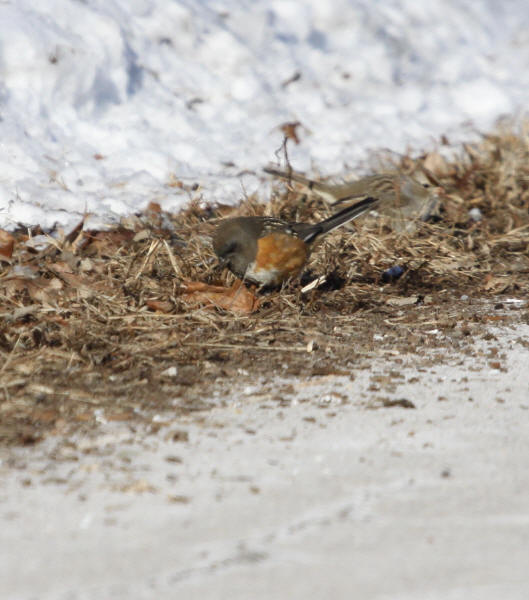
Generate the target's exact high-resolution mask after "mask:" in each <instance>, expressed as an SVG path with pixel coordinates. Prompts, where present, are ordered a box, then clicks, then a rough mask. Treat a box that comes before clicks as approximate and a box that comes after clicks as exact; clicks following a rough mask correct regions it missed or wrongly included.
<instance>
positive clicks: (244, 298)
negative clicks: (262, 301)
mask: <svg viewBox="0 0 529 600" xmlns="http://www.w3.org/2000/svg"><path fill="white" fill-rule="evenodd" d="M180 297H181V299H182V300H183V301H184V302H186V303H188V304H201V305H203V306H206V307H211V308H213V307H216V308H223V309H224V310H229V311H231V312H234V313H243V314H250V313H253V312H255V311H256V310H258V308H259V299H258V298H257V296H255V294H253V293H252V292H251V291H250V290H249V289H248V288H247V287H246V286H245V285H243V284H242V282H241V281H236V282H235V283H234V284H233V285H232V286H231V288H225V287H222V286H218V285H208V284H207V283H202V282H201V281H186V282H185V283H184V290H183V293H182V295H181V296H180Z"/></svg>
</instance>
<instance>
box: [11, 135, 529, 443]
mask: <svg viewBox="0 0 529 600" xmlns="http://www.w3.org/2000/svg"><path fill="white" fill-rule="evenodd" d="M396 166H397V167H398V168H399V169H401V170H403V171H406V172H413V171H415V170H422V171H423V172H426V173H427V174H428V176H429V177H431V178H433V179H434V180H435V181H436V182H437V184H440V185H442V186H443V188H444V189H445V194H444V196H443V197H442V199H441V200H442V202H441V212H440V218H439V219H438V220H437V222H435V223H423V224H420V225H419V227H418V228H417V230H416V231H415V232H414V233H395V232H392V231H391V230H390V229H389V228H387V227H385V226H381V225H380V224H378V223H377V222H373V221H372V220H371V221H365V222H364V223H362V222H360V223H357V224H355V226H354V228H355V229H356V231H352V230H351V229H349V230H346V229H342V230H338V231H336V232H334V233H333V234H332V235H330V236H328V237H327V238H326V239H324V240H323V242H322V243H321V245H320V246H319V247H318V248H317V249H316V251H315V252H314V253H313V256H312V258H311V261H310V263H309V265H308V266H307V273H305V274H304V276H303V277H302V282H303V284H305V283H308V282H310V281H312V280H314V279H315V278H316V277H318V276H320V275H325V276H326V282H325V283H324V284H322V285H321V286H319V287H316V288H315V289H312V290H311V291H308V292H303V291H302V284H301V283H300V281H294V282H291V283H290V284H288V285H286V286H284V288H283V289H282V290H278V291H275V292H271V293H267V294H263V295H261V296H260V298H259V307H258V309H257V310H255V311H254V312H252V311H251V310H253V309H251V310H248V311H247V313H244V312H236V311H234V310H230V306H229V305H228V306H227V309H226V306H225V308H224V309H222V308H215V306H214V304H212V303H209V304H208V303H206V304H205V305H203V304H201V303H196V302H193V301H192V300H191V299H190V296H189V294H188V293H186V292H189V288H188V287H186V282H200V283H199V284H198V286H197V285H196V284H195V288H197V289H202V287H203V284H211V285H215V286H224V287H228V286H230V285H232V284H233V282H234V277H233V276H232V275H231V274H229V273H227V272H221V271H220V270H219V267H218V264H217V260H216V258H215V256H214V254H213V251H212V249H211V245H210V241H209V236H210V234H211V232H212V230H213V228H214V226H215V223H216V222H217V221H218V219H219V218H221V217H224V216H228V215H232V214H264V213H265V212H266V214H274V215H277V216H281V217H284V218H286V219H292V220H305V221H317V220H318V219H321V218H324V217H325V216H327V215H328V214H329V208H328V207H327V206H326V205H325V203H324V202H323V201H322V200H321V199H318V198H317V197H313V196H309V197H307V196H302V195H300V194H298V193H295V192H293V191H289V192H286V193H280V192H279V188H278V191H276V193H275V194H274V195H273V197H272V198H271V200H270V202H268V203H266V204H262V203H259V202H258V201H257V199H256V198H248V199H246V200H245V201H243V202H242V203H241V204H240V205H239V206H237V207H226V206H217V207H208V208H206V209H204V208H202V207H201V206H200V205H199V203H197V202H195V203H192V204H191V205H190V206H189V207H188V208H187V209H186V210H184V211H183V212H181V213H179V214H178V215H169V214H165V213H163V212H162V211H161V210H160V209H159V207H157V206H156V205H151V206H150V207H149V208H148V209H147V210H146V211H145V213H144V214H142V215H140V216H137V217H131V218H128V219H124V220H123V222H122V223H121V225H120V226H119V227H115V228H113V229H110V230H109V231H85V230H84V228H83V224H82V223H80V224H79V226H78V227H77V228H76V229H75V230H74V231H73V232H71V233H70V234H69V235H68V236H66V237H64V238H63V239H62V240H59V241H57V240H55V239H52V238H48V239H47V240H46V239H44V247H43V248H42V249H40V248H39V247H38V245H37V247H35V244H34V238H35V237H36V236H37V235H43V234H42V232H40V231H39V229H38V227H35V228H33V230H32V231H31V232H30V234H28V232H27V231H18V232H16V233H14V234H9V233H7V232H1V235H0V261H1V266H2V271H1V274H0V316H1V319H2V320H1V325H0V356H1V359H0V443H1V444H24V443H26V444H28V443H34V442H36V441H37V440H39V439H41V437H42V436H43V435H45V434H46V433H47V432H60V433H65V434H69V433H71V432H74V431H79V430H81V431H85V430H88V431H89V430H90V429H92V428H93V427H94V426H96V425H97V424H98V422H100V421H101V420H106V421H109V420H124V421H127V422H129V423H130V424H131V426H134V423H148V424H149V425H150V426H152V421H151V418H152V415H153V414H155V413H159V412H161V411H165V410H171V411H172V414H174V415H175V416H178V415H182V414H189V413H190V412H192V411H200V410H205V409H207V408H208V407H209V406H210V403H209V400H208V398H209V397H210V396H209V392H210V391H211V389H212V388H213V387H214V386H217V387H218V386H222V385H223V384H225V389H226V390H227V391H229V388H230V386H231V383H230V382H231V381H233V380H234V378H237V377H243V376H244V375H241V373H244V372H247V373H248V377H249V378H251V379H252V380H256V379H259V378H266V377H274V376H275V375H276V373H278V372H279V371H281V370H282V372H287V373H293V374H297V375H299V374H303V373H308V374H310V373H313V372H316V371H318V372H322V371H325V370H327V371H329V370H330V371H332V370H333V369H334V370H336V369H343V368H345V367H346V366H347V365H348V364H350V362H351V361H353V360H354V358H355V357H358V356H369V355H370V354H372V353H373V352H376V351H380V347H378V348H377V349H375V348H374V347H373V341H372V340H373V333H375V332H383V333H384V335H385V341H384V342H379V346H381V345H384V350H385V351H388V352H410V351H413V350H419V349H420V348H421V344H424V343H425V342H424V339H423V338H422V337H421V331H422V330H423V329H424V328H425V327H429V328H431V327H432V323H434V324H435V325H436V326H437V327H440V328H441V329H443V328H444V329H446V330H449V331H452V330H455V328H457V327H458V326H459V325H460V324H461V323H463V322H466V321H467V320H468V319H470V317H469V314H468V313H467V312H465V311H466V309H465V308H464V307H463V306H462V305H461V303H460V302H458V300H457V299H458V298H460V297H461V295H462V294H466V295H468V296H470V297H477V298H483V297H491V296H494V297H498V296H499V295H500V294H504V293H508V294H511V295H514V296H523V295H526V294H527V291H528V290H529V253H528V245H529V190H528V188H529V142H528V136H527V132H526V131H525V129H522V130H521V131H520V132H517V133H513V131H512V130H504V131H498V132H496V133H494V134H491V135H487V136H484V137H483V139H482V141H481V142H480V143H478V144H472V145H466V146H464V147H463V149H462V151H461V154H460V156H458V157H457V158H455V159H453V160H450V161H448V160H446V159H444V158H442V157H441V156H440V155H439V154H436V153H432V154H429V155H426V156H422V157H420V158H417V159H412V158H410V157H405V158H403V159H402V161H401V162H400V164H398V165H396ZM471 209H479V213H477V211H476V210H474V213H473V214H475V215H476V214H478V215H481V217H482V218H481V219H478V220H473V219H472V218H471V216H470V215H469V211H470V210H471ZM38 239H39V238H37V241H38ZM397 264H398V265H401V266H402V267H403V268H404V275H403V276H402V277H401V278H400V279H398V281H396V282H392V283H384V282H383V274H384V272H385V271H386V270H387V269H388V268H390V267H392V266H394V265H397ZM256 307H257V306H255V307H254V308H256ZM472 314H473V315H474V316H473V317H472V318H473V319H476V318H477V317H476V313H475V312H474V313H472ZM483 320H485V321H486V320H487V319H486V315H485V316H484V317H483ZM404 326H405V329H402V330H401V329H399V328H400V327H404ZM465 326H466V325H465ZM397 333H398V335H397Z"/></svg>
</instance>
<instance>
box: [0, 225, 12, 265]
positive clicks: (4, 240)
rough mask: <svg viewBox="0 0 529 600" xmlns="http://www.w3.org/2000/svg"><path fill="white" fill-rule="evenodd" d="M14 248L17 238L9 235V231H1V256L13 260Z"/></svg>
mask: <svg viewBox="0 0 529 600" xmlns="http://www.w3.org/2000/svg"><path fill="white" fill-rule="evenodd" d="M14 247H15V238H14V237H13V236H12V235H11V234H10V233H9V231H4V230H3V229H0V256H1V257H3V258H11V256H12V254H13V248H14Z"/></svg>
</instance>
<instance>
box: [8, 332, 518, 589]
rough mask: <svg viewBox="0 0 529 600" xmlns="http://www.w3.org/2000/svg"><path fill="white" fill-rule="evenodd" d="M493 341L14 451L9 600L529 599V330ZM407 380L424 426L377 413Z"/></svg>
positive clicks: (261, 389)
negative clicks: (381, 384) (376, 405)
mask: <svg viewBox="0 0 529 600" xmlns="http://www.w3.org/2000/svg"><path fill="white" fill-rule="evenodd" d="M432 335H434V334H433V333H432ZM490 335H491V336H492V339H491V340H490V341H488V342H486V341H483V339H476V340H469V341H470V342H471V346H472V348H473V350H474V351H475V354H472V355H471V354H468V353H464V352H458V351H454V352H453V354H452V356H451V357H450V358H448V360H447V361H445V362H444V363H443V364H435V363H434V364H433V365H432V363H431V362H429V361H430V360H431V358H433V353H431V352H425V353H424V355H423V356H421V357H419V356H416V355H409V356H406V355H401V356H399V357H397V356H391V355H387V354H386V355H383V354H381V355H380V356H379V357H375V358H373V359H370V360H369V361H365V360H360V361H359V363H358V364H357V368H355V369H353V370H352V375H353V376H354V380H353V381H351V379H350V378H349V377H343V376H335V375H327V376H322V377H313V378H311V379H309V380H304V381H300V380H291V381H282V380H279V379H277V378H276V379H275V380H274V377H271V378H270V380H269V381H268V382H256V385H255V386H252V387H248V388H242V387H241V386H239V385H237V383H235V384H234V385H233V389H232V400H231V402H230V404H229V406H228V407H226V408H222V409H218V410H212V411H208V412H207V413H204V414H203V415H200V413H199V414H197V415H195V417H193V416H192V415H190V416H189V417H188V418H187V419H185V420H181V419H174V420H171V415H161V418H160V423H161V424H162V423H164V422H165V423H166V424H165V426H164V427H162V429H161V430H160V432H159V434H158V435H153V434H152V433H148V434H147V433H145V432H141V431H136V432H134V431H131V429H130V428H129V427H128V426H127V425H126V424H119V423H107V424H106V425H104V424H103V425H102V427H101V431H100V432H99V433H98V435H96V436H92V437H86V438H82V439H74V440H70V441H65V440H62V439H61V438H60V437H55V438H54V437H51V438H49V439H48V440H47V441H46V442H45V443H43V444H41V445H39V446H37V447H36V448H32V449H30V450H26V449H19V450H18V451H8V450H1V451H0V525H1V527H0V540H1V543H0V597H1V598H2V600H33V599H37V598H38V600H94V599H101V600H103V599H104V600H106V599H110V598H112V599H113V600H151V599H154V598H156V599H157V600H170V599H171V600H172V599H174V598H183V599H184V598H185V599H187V598H200V599H202V600H224V599H225V600H228V599H229V600H271V599H274V600H275V599H277V600H323V599H327V598H333V599H339V600H350V599H356V598H359V599H362V600H526V599H527V598H529V578H528V577H527V573H528V567H529V554H528V550H527V549H528V548H529V510H528V507H529V474H528V470H527V456H528V453H529V436H528V435H527V429H528V427H527V418H528V410H529V381H528V379H527V375H526V372H527V363H528V354H529V352H528V350H527V347H526V345H525V346H524V344H523V343H522V342H523V341H524V338H525V340H527V338H528V336H529V325H527V324H520V325H519V326H518V327H509V328H507V329H505V328H504V329H500V328H492V329H491V331H490ZM525 344H526V342H525ZM491 347H494V348H496V350H497V352H498V356H501V357H502V358H501V364H502V368H501V369H497V368H492V367H491V366H490V359H489V358H487V355H488V354H489V353H490V348H491ZM428 364H429V366H428ZM392 369H397V370H398V373H399V378H397V379H396V380H393V381H394V384H395V386H396V389H395V390H394V391H393V392H390V393H389V396H390V397H391V398H394V399H399V398H406V399H407V400H408V401H411V402H413V403H414V405H415V409H406V408H403V407H401V406H398V405H397V406H395V407H393V408H385V409H378V410H376V409H371V410H369V409H368V408H366V403H369V400H370V398H372V396H373V392H372V391H370V390H371V388H372V385H373V381H375V380H377V377H380V376H382V377H383V376H384V374H387V373H388V371H390V370H392ZM287 390H289V391H287ZM278 394H279V395H283V396H284V397H285V399H287V398H288V397H294V398H295V399H296V401H295V402H293V403H292V404H290V405H289V406H287V407H285V406H282V405H281V403H279V402H278ZM289 395H290V396H289ZM183 433H185V436H184V435H183ZM2 459H3V460H2Z"/></svg>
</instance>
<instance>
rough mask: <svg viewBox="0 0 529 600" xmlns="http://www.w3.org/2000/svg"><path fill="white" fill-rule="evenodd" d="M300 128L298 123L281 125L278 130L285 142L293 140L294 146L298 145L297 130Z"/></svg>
mask: <svg viewBox="0 0 529 600" xmlns="http://www.w3.org/2000/svg"><path fill="white" fill-rule="evenodd" d="M300 126H301V123H300V122H299V121H295V122H293V123H283V125H281V127H280V129H281V131H282V132H283V135H284V136H285V138H286V139H287V140H293V142H294V143H295V144H299V137H298V132H297V129H298V127H300Z"/></svg>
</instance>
